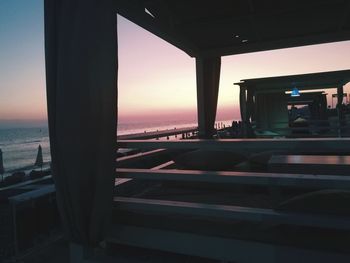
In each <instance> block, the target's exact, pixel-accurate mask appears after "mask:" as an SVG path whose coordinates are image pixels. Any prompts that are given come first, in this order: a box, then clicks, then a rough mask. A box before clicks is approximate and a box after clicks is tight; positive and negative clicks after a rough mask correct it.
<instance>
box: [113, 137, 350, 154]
mask: <svg viewBox="0 0 350 263" xmlns="http://www.w3.org/2000/svg"><path fill="white" fill-rule="evenodd" d="M117 145H118V147H120V148H141V149H160V148H166V149H199V148H200V149H208V150H230V151H237V152H259V151H265V150H286V151H288V152H293V151H295V152H313V153H318V152H322V153H327V152H336V153H341V152H345V153H346V152H349V151H350V138H289V139H285V138H278V139H277V138H276V139H220V140H202V139H191V140H179V141H148V140H121V141H118V142H117Z"/></svg>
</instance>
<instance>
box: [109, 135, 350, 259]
mask: <svg viewBox="0 0 350 263" xmlns="http://www.w3.org/2000/svg"><path fill="white" fill-rule="evenodd" d="M118 146H119V147H126V148H128V147H138V148H141V149H148V150H155V149H174V150H177V149H185V150H190V149H210V150H223V149H224V150H229V151H233V152H239V153H248V154H249V153H256V152H261V151H271V150H275V151H288V152H293V153H300V155H302V154H305V153H307V154H313V153H314V154H315V155H314V156H322V155H325V154H326V155H327V154H329V155H332V156H334V155H335V154H339V158H340V159H341V158H343V163H342V165H345V166H347V165H349V162H348V159H346V158H348V157H346V156H345V155H346V154H348V153H349V149H350V147H349V146H350V139H349V138H340V139H339V138H323V139H315V138H312V139H305V138H304V139H262V140H260V139H259V140H256V139H232V140H184V141H176V142H173V141H152V142H150V141H145V140H140V141H136V140H122V141H118ZM149 153H152V151H150V152H149ZM157 154H159V152H157ZM320 154H321V155H320ZM340 155H343V157H341V156H340ZM308 156H311V157H308V158H309V159H310V158H312V155H308ZM130 158H131V159H132V157H130ZM157 158H158V157H157ZM321 158H322V157H321ZM332 158H333V157H332ZM332 158H330V159H329V160H328V162H324V165H326V164H327V163H328V164H329V165H332V160H333V159H334V158H335V159H337V157H334V158H333V159H332ZM306 159H307V158H306ZM331 159H332V160H331ZM318 161H320V160H318ZM333 161H334V160H333ZM338 161H339V160H338ZM304 165H308V164H307V163H305V164H304ZM174 168H175V169H174ZM303 171H304V170H303ZM334 171H335V170H334ZM117 175H118V177H120V178H125V179H122V180H125V182H126V184H132V183H133V182H134V183H137V182H138V181H140V182H143V183H144V182H154V183H156V185H157V187H158V188H154V189H153V190H150V191H149V192H147V190H146V191H144V194H140V195H135V196H125V195H122V196H116V197H115V199H114V214H115V217H113V222H114V223H113V226H112V228H111V231H110V233H109V235H108V238H107V240H108V241H109V242H112V243H117V244H126V245H132V246H136V247H143V248H150V249H157V250H162V251H171V252H176V253H182V254H188V255H196V256H204V257H207V258H210V259H215V260H224V261H225V260H226V261H234V262H247V263H248V262H251V263H253V262H257V261H261V262H296V261H298V262H305V263H306V262H307V263H310V262H331V261H332V262H344V263H345V262H348V259H349V257H350V250H349V248H348V246H347V245H345V246H343V245H342V244H346V243H347V242H348V241H349V240H348V239H346V238H345V239H346V240H345V239H344V237H343V235H345V234H346V233H350V232H349V231H350V227H349V224H348V222H349V220H350V219H349V217H348V216H347V215H337V216H335V215H331V214H327V213H322V212H319V213H318V212H316V213H315V212H296V211H294V212H292V211H286V210H283V211H282V210H278V209H274V208H275V204H277V206H278V204H279V203H280V201H281V200H282V199H281V200H279V198H280V194H281V193H282V195H283V194H284V195H285V196H283V198H284V197H286V193H287V192H288V194H289V193H290V192H293V191H294V189H295V191H296V193H295V195H297V193H300V192H303V193H307V192H309V191H314V190H322V189H333V190H341V191H343V190H350V176H347V175H336V173H335V174H332V173H329V174H326V175H324V174H323V175H322V174H312V173H308V172H307V170H305V172H304V174H300V173H282V172H278V173H272V172H238V171H195V170H177V169H176V166H175V165H174V162H173V161H172V160H168V161H165V162H164V163H162V164H159V165H157V166H155V167H153V168H152V169H151V168H149V169H135V168H133V167H128V166H123V168H117ZM119 180H120V179H119ZM245 186H248V187H247V188H245ZM118 187H123V184H119V185H118V186H117V189H118ZM167 187H170V188H167ZM171 187H173V188H171ZM174 187H175V188H174ZM176 187H177V188H176ZM191 187H192V189H196V188H197V187H199V189H197V190H198V191H192V192H191V191H190V190H189V188H191ZM256 187H257V188H256ZM186 189H187V190H186ZM245 189H259V190H258V191H262V189H264V190H263V191H265V192H264V194H266V195H268V196H269V200H271V204H272V205H271V206H267V207H265V208H264V207H258V206H249V205H244V204H242V203H241V204H240V202H241V201H243V200H241V201H240V200H239V198H240V196H242V195H241V193H239V194H238V193H237V194H236V193H235V191H239V192H242V193H243V194H246V197H245V198H247V199H249V198H250V197H249V195H250V192H249V191H255V190H245ZM158 190H159V191H158ZM168 190H170V192H169V193H167V191H168ZM175 190H176V191H175ZM157 191H158V192H157ZM224 191H228V193H229V194H225V193H224ZM245 191H247V192H246V193H245ZM283 191H286V192H283ZM117 193H118V191H117ZM220 195H222V197H221V199H223V198H224V199H223V200H221V201H223V202H221V201H220ZM154 196H156V197H161V198H155V197H154ZM257 196H258V195H257ZM225 198H238V199H237V200H232V201H234V202H233V204H230V201H229V200H226V199H225ZM251 198H257V197H254V196H253V195H252V196H251ZM256 200H258V199H256ZM243 203H244V202H243ZM247 203H251V202H245V204H247ZM241 224H242V225H241ZM279 226H283V227H286V228H282V229H288V231H287V232H284V231H285V230H278V227H279ZM242 227H243V228H242ZM275 227H277V228H275ZM346 235H348V234H346Z"/></svg>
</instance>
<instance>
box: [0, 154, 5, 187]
mask: <svg viewBox="0 0 350 263" xmlns="http://www.w3.org/2000/svg"><path fill="white" fill-rule="evenodd" d="M4 173H5V168H4V162H3V159H2V150H1V149H0V174H1V182H2V181H3V180H4Z"/></svg>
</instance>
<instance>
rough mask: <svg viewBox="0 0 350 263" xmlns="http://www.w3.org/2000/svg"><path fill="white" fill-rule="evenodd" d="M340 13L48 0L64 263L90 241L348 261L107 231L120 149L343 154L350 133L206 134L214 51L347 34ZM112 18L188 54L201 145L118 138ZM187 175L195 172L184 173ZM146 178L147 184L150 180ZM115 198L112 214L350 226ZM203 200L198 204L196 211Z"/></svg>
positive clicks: (251, 5) (216, 64) (277, 6)
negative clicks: (253, 137)
mask: <svg viewBox="0 0 350 263" xmlns="http://www.w3.org/2000/svg"><path fill="white" fill-rule="evenodd" d="M349 11H350V3H349V2H348V1H343V0H309V1H301V0H286V1H275V0H266V1H260V0H231V1H229V0H222V1H199V0H191V1H177V0H171V1H159V0H106V1H100V0H77V1H71V0H45V52H46V83H47V98H48V117H49V132H50V144H51V156H52V173H53V177H54V179H55V185H56V191H57V200H58V206H59V208H60V212H61V216H62V219H63V225H64V227H65V230H66V233H67V236H68V238H69V240H70V242H71V243H72V246H71V247H72V261H73V262H84V260H85V259H89V256H91V255H92V254H93V252H92V250H91V248H96V247H98V246H99V245H101V243H100V242H101V241H105V240H106V239H109V240H114V241H117V242H121V243H125V244H132V245H139V246H146V247H147V246H148V247H150V248H157V249H163V250H167V251H169V250H171V251H175V252H178V253H185V254H195V255H199V256H200V255H201V256H207V257H210V258H215V259H221V260H231V259H232V260H235V261H238V262H256V260H258V259H259V260H260V259H261V258H263V259H264V260H266V262H281V260H283V262H295V261H296V260H298V261H299V262H312V260H318V262H328V261H330V260H333V261H334V262H335V261H336V262H347V260H348V258H347V257H346V255H345V256H344V255H343V254H333V253H328V252H324V253H321V252H320V251H317V252H315V251H312V250H311V251H310V250H305V249H295V250H292V253H291V252H290V250H289V248H286V247H285V246H275V245H271V244H263V243H259V242H249V241H242V240H235V239H227V238H222V237H214V236H210V235H209V236H205V235H201V234H196V233H190V232H186V233H180V232H177V231H170V232H169V231H161V230H155V229H153V230H152V228H142V227H141V228H140V227H129V226H124V227H123V226H120V225H119V226H118V227H115V228H112V230H111V213H112V208H113V206H114V204H113V193H114V186H115V177H116V172H115V167H116V149H117V147H122V146H124V147H131V148H134V147H136V148H137V147H139V148H142V146H146V148H150V149H159V148H167V147H176V148H180V147H185V148H193V147H194V148H208V149H218V148H225V147H226V148H227V147H229V148H230V149H234V150H236V151H240V149H242V147H248V149H250V150H251V151H255V150H256V149H285V148H288V147H292V148H295V149H298V147H303V148H304V149H305V148H306V149H309V150H312V149H316V150H320V149H322V148H323V149H324V148H326V149H327V147H328V148H330V149H331V150H332V151H339V152H342V151H346V150H347V149H349V146H350V141H349V140H347V139H342V140H334V139H325V140H321V141H315V140H301V141H300V140H295V141H290V140H280V141H278V142H276V141H273V140H263V141H261V142H256V141H249V140H231V141H229V142H223V141H213V140H211V138H212V135H213V132H214V127H213V126H214V121H215V115H216V107H217V97H218V88H219V79H220V65H221V56H224V55H234V54H242V53H247V52H256V51H263V50H272V49H279V48H287V47H296V46H303V45H312V44H320V43H329V42H336V41H343V40H349V39H350V16H349ZM117 13H118V14H120V15H122V16H124V17H125V18H127V19H129V20H130V21H132V22H134V23H136V24H138V25H139V26H141V27H143V28H145V29H146V30H148V31H150V32H152V33H154V34H155V35H157V36H159V37H160V38H162V39H164V40H165V41H168V42H169V43H171V44H173V45H174V46H176V47H178V48H180V49H181V50H183V51H184V52H186V53H187V54H189V55H190V56H192V57H195V59H196V73H197V107H198V125H199V136H200V138H202V139H201V140H195V141H188V142H184V143H181V144H177V145H175V144H173V143H172V142H164V143H163V142H158V143H151V142H146V141H131V142H130V141H124V142H122V141H121V142H117V143H116V126H117V72H118V52H117V37H116V30H117V25H116V14H117ZM270 63H271V62H270ZM203 139H207V140H203ZM149 143H151V145H149ZM136 172H138V174H140V173H141V174H142V173H143V172H142V171H136ZM120 174H123V176H124V177H133V176H136V175H135V171H134V172H131V171H125V170H123V172H122V173H120ZM181 174H182V175H181ZM184 174H186V173H178V174H175V177H176V178H178V177H181V176H183V175H184ZM200 174H202V175H203V176H204V177H205V178H207V179H208V180H209V179H210V180H209V181H213V180H214V181H215V180H221V179H219V178H222V177H223V176H228V177H230V178H234V179H233V180H232V181H230V182H231V183H232V184H235V183H237V181H236V180H238V177H237V176H238V174H229V175H227V174H222V173H220V172H218V173H214V174H213V173H210V174H209V175H208V174H206V173H205V172H203V173H200ZM190 175H193V172H192V173H190ZM215 175H217V177H215ZM117 176H118V171H117ZM160 176H162V177H164V176H169V173H161V174H160ZM213 176H214V177H213ZM144 177H147V179H149V180H153V179H152V177H151V176H149V175H144ZM228 177H227V178H228ZM196 178H198V177H196ZM244 178H245V177H240V178H239V180H243V181H244ZM249 178H251V177H249ZM273 178H274V179H273ZM299 179H300V178H299V177H298V178H295V179H293V178H290V177H285V178H284V179H279V178H278V175H276V174H275V175H271V174H263V175H262V176H261V177H258V179H257V180H255V179H253V181H254V182H255V183H263V184H266V181H267V182H273V183H272V184H276V185H278V184H281V182H283V183H282V184H285V185H297V184H300V183H302V181H300V180H299ZM309 179H310V180H311V182H315V180H316V181H317V182H318V183H316V185H317V186H322V185H324V184H325V182H327V180H329V178H324V177H317V178H316V179H315V178H314V179H315V180H312V179H311V177H310V178H309ZM337 179H339V180H340V181H339V180H338V181H337V183H336V184H334V186H336V187H340V188H341V187H342V186H344V187H347V186H348V182H347V180H348V179H346V180H345V181H344V182H342V181H341V180H344V178H337ZM271 180H272V181H271ZM281 180H282V181H281ZM334 180H335V179H334ZM240 182H242V181H240ZM264 182H265V183H264ZM249 183H252V182H249ZM249 183H248V184H249ZM115 201H116V202H117V207H118V209H116V210H114V212H115V213H116V216H117V217H118V213H122V211H123V210H125V209H126V210H128V211H144V210H145V209H146V210H147V209H148V211H153V212H156V211H159V210H160V211H161V212H162V213H163V212H165V213H166V214H167V213H168V214H173V213H179V214H182V215H187V216H189V217H198V216H203V217H210V218H211V217H214V218H216V219H217V220H222V219H225V220H227V219H233V218H236V219H243V220H248V221H253V222H256V221H263V220H271V222H291V221H294V222H297V224H299V225H310V224H312V222H314V221H315V220H316V221H317V225H318V226H322V227H324V226H331V227H336V228H338V229H339V228H341V229H345V230H348V224H346V223H345V222H348V221H346V220H345V219H344V218H333V219H332V220H330V221H327V220H328V218H327V217H326V216H323V217H318V216H303V215H298V214H293V215H292V216H290V215H289V216H290V217H288V213H277V212H273V211H270V210H261V211H260V210H259V211H258V210H254V209H253V210H251V209H243V210H242V209H240V208H232V207H231V208H228V207H220V206H210V205H207V206H205V205H200V204H182V203H171V204H169V203H159V202H158V203H153V204H151V203H149V202H145V201H144V200H143V201H142V200H141V201H140V200H135V199H134V200H125V199H124V200H115ZM201 207H202V208H203V209H198V208H201ZM344 220H345V221H344ZM194 225H195V224H194ZM111 235H112V237H111ZM148 237H151V239H150V238H148ZM189 246H193V247H189ZM213 246H215V249H213ZM298 255H299V256H300V257H299V258H298ZM300 260H301V261H300ZM89 262H90V261H89Z"/></svg>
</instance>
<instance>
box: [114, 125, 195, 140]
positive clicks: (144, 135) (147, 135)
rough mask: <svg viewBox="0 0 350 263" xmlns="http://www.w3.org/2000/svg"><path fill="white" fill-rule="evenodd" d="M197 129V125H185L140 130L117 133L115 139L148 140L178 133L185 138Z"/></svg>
mask: <svg viewBox="0 0 350 263" xmlns="http://www.w3.org/2000/svg"><path fill="white" fill-rule="evenodd" d="M197 131H198V127H186V128H179V129H177V128H174V129H170V130H169V129H167V130H161V131H158V130H157V131H150V132H141V133H134V134H125V135H119V136H118V137H117V140H148V139H154V138H162V137H168V136H174V135H178V134H183V137H184V138H187V137H188V136H187V135H188V134H191V133H192V134H193V133H196V132H197Z"/></svg>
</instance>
